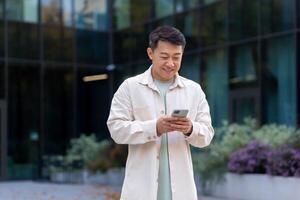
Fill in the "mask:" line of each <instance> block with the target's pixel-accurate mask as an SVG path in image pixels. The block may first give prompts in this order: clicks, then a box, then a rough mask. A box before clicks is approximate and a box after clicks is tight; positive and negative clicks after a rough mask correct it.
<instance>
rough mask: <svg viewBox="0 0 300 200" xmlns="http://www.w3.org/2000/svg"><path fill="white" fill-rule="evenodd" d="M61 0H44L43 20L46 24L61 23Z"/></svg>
mask: <svg viewBox="0 0 300 200" xmlns="http://www.w3.org/2000/svg"><path fill="white" fill-rule="evenodd" d="M60 3H61V1H60V0H42V22H43V23H45V24H58V25H59V24H61V23H62V19H61V17H62V16H61V4H60Z"/></svg>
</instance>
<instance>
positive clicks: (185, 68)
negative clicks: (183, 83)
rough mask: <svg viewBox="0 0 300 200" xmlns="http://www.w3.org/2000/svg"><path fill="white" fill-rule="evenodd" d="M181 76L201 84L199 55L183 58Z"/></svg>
mask: <svg viewBox="0 0 300 200" xmlns="http://www.w3.org/2000/svg"><path fill="white" fill-rule="evenodd" d="M180 75H182V76H184V77H187V78H189V79H191V80H193V81H195V82H197V83H200V62H199V56H198V54H193V55H188V56H183V58H182V63H181V67H180Z"/></svg>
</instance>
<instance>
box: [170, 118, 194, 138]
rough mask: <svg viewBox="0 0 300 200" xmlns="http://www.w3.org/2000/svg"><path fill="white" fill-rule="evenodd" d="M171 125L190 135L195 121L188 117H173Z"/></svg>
mask: <svg viewBox="0 0 300 200" xmlns="http://www.w3.org/2000/svg"><path fill="white" fill-rule="evenodd" d="M172 118H173V119H172V123H171V127H172V128H174V129H175V130H176V131H180V132H182V133H183V134H185V135H190V134H191V133H192V131H193V123H192V121H191V120H190V119H189V118H187V117H172Z"/></svg>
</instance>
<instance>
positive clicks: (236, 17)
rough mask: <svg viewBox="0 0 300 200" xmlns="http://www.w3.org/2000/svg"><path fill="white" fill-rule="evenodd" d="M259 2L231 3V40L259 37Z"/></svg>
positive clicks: (242, 1)
mask: <svg viewBox="0 0 300 200" xmlns="http://www.w3.org/2000/svg"><path fill="white" fill-rule="evenodd" d="M258 2H259V1H253V0H235V1H233V0H230V1H229V38H230V39H231V40H237V39H244V38H248V37H253V36H256V35H257V30H258V23H257V16H258Z"/></svg>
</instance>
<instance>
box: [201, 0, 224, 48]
mask: <svg viewBox="0 0 300 200" xmlns="http://www.w3.org/2000/svg"><path fill="white" fill-rule="evenodd" d="M225 3H226V2H222V3H218V4H214V5H211V6H209V7H207V8H206V9H204V10H203V12H201V17H200V20H201V26H200V38H201V45H202V46H208V45H212V44H218V43H221V42H225V40H226V13H227V12H226V4H225Z"/></svg>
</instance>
